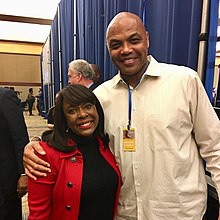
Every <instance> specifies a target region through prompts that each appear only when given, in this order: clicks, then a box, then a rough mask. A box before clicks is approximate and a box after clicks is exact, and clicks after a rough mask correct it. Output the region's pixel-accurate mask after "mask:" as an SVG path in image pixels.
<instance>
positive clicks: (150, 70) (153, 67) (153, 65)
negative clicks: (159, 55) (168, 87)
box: [112, 55, 161, 87]
mask: <svg viewBox="0 0 220 220" xmlns="http://www.w3.org/2000/svg"><path fill="white" fill-rule="evenodd" d="M147 59H148V61H149V65H148V67H147V69H146V71H145V73H144V74H143V76H142V77H146V76H153V77H155V76H156V77H158V76H161V72H160V68H159V63H158V62H157V61H156V59H154V57H153V56H151V55H149V56H148V57H147ZM112 80H113V87H115V86H116V85H118V84H120V83H122V84H124V85H125V86H127V85H126V83H125V81H124V80H123V79H122V77H121V75H120V71H118V74H117V75H115V76H114V77H113V79H112Z"/></svg>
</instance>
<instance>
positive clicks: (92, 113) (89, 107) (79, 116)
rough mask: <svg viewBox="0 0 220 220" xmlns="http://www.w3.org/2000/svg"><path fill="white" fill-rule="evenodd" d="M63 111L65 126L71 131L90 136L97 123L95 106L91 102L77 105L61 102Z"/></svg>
mask: <svg viewBox="0 0 220 220" xmlns="http://www.w3.org/2000/svg"><path fill="white" fill-rule="evenodd" d="M63 112H64V115H65V118H66V121H67V126H68V128H69V129H71V130H72V132H73V133H75V134H77V135H79V136H84V137H91V136H92V135H93V133H94V131H95V129H96V128H97V125H98V123H99V115H98V112H97V109H96V106H95V105H94V104H91V103H82V104H81V105H79V106H72V105H70V104H69V103H68V102H66V101H64V102H63Z"/></svg>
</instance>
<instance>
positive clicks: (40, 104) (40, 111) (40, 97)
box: [36, 88, 43, 116]
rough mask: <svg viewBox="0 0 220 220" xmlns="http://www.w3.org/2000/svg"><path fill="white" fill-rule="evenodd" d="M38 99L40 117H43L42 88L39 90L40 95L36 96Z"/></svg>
mask: <svg viewBox="0 0 220 220" xmlns="http://www.w3.org/2000/svg"><path fill="white" fill-rule="evenodd" d="M36 98H37V110H38V115H40V116H42V112H43V91H42V88H39V91H38V95H37V96H36Z"/></svg>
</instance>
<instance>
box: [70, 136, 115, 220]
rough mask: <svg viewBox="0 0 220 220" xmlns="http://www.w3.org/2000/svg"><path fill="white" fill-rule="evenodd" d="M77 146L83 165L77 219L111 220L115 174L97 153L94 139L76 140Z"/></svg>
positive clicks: (97, 149)
mask: <svg viewBox="0 0 220 220" xmlns="http://www.w3.org/2000/svg"><path fill="white" fill-rule="evenodd" d="M74 140H76V139H75V138H74ZM77 145H78V149H79V151H80V152H81V153H82V155H83V163H84V167H83V181H82V191H81V201H80V210H79V218H78V219H79V220H88V219H90V220H112V219H113V215H114V203H115V197H116V191H117V184H118V177H117V174H116V172H115V171H114V169H113V168H112V167H111V166H110V165H109V164H108V163H107V161H106V160H105V159H104V158H103V157H102V155H101V153H100V152H99V148H98V143H97V140H96V138H95V139H93V140H91V139H90V140H88V141H85V139H84V140H83V141H82V140H78V141H77Z"/></svg>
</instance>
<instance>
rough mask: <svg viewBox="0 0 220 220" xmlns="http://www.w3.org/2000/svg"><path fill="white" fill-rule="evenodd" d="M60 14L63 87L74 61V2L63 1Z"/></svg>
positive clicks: (60, 5) (71, 0)
mask: <svg viewBox="0 0 220 220" xmlns="http://www.w3.org/2000/svg"><path fill="white" fill-rule="evenodd" d="M59 12H60V40H61V42H60V44H61V46H60V49H61V75H62V87H64V86H66V85H67V82H68V76H67V72H68V64H69V62H70V61H72V60H73V59H74V0H61V2H60V4H59Z"/></svg>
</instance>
